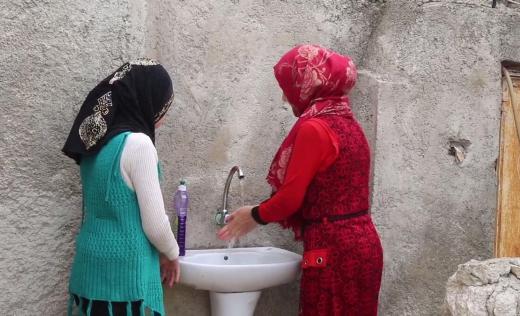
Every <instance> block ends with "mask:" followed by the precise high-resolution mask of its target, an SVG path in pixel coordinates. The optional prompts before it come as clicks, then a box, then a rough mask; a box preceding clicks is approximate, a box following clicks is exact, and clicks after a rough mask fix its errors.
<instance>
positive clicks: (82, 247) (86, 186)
mask: <svg viewBox="0 0 520 316" xmlns="http://www.w3.org/2000/svg"><path fill="white" fill-rule="evenodd" d="M129 134H130V133H129V132H126V133H121V134H119V135H117V136H116V137H114V138H112V139H111V140H110V141H109V142H108V143H107V144H106V145H105V146H104V147H103V148H102V149H101V150H100V152H99V153H97V154H96V155H94V156H92V157H84V158H82V160H81V166H80V170H81V181H82V185H83V201H84V202H83V203H84V209H83V210H84V219H83V223H82V226H81V229H80V232H79V234H78V236H77V238H76V255H75V257H74V262H73V264H72V272H71V276H70V283H69V291H70V293H71V296H72V294H75V295H77V296H80V297H84V298H86V299H89V300H90V301H91V302H92V300H102V301H108V302H109V309H110V308H111V302H128V304H127V305H128V309H130V303H129V302H134V301H141V302H142V304H141V315H144V310H145V309H151V310H152V311H154V312H156V313H158V314H160V315H165V313H164V305H163V291H162V286H161V276H160V269H159V253H158V252H157V250H156V249H155V248H154V247H153V246H152V244H150V242H149V241H148V239H147V238H146V236H145V234H144V231H143V228H142V225H141V216H140V212H139V205H138V202H137V195H136V193H135V191H133V190H132V189H130V188H129V187H128V185H127V184H126V183H125V181H124V179H123V177H122V175H121V171H120V170H121V168H120V159H121V152H122V151H123V148H124V145H125V141H126V137H127V136H128V135H129ZM72 305H73V304H72V298H71V299H70V302H69V308H68V312H69V315H70V314H71V313H72ZM80 307H81V306H80ZM89 309H90V306H89V307H88V308H87V316H90V315H89ZM110 313H111V311H110ZM129 315H131V314H129Z"/></svg>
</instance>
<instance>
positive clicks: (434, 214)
mask: <svg viewBox="0 0 520 316" xmlns="http://www.w3.org/2000/svg"><path fill="white" fill-rule="evenodd" d="M484 4H486V5H484ZM489 4H490V3H487V2H485V1H457V2H455V1H436V2H433V1H428V2H427V3H424V4H422V3H421V2H418V3H412V2H409V3H402V2H389V3H388V5H387V7H386V9H385V12H384V13H383V18H382V19H381V21H380V24H379V25H378V26H377V29H376V30H375V31H374V34H373V38H372V41H371V43H370V47H369V49H368V50H367V52H366V55H365V56H366V59H365V64H364V67H365V69H366V71H370V72H372V73H374V80H375V81H376V82H377V83H378V89H377V94H378V96H377V100H378V101H377V113H378V114H377V133H376V153H375V157H376V160H375V170H374V179H373V183H374V187H373V192H374V194H373V197H372V199H373V207H372V210H373V214H374V218H375V221H376V223H377V226H378V229H379V231H380V233H381V235H382V239H383V244H384V248H385V277H384V284H383V290H382V296H381V307H380V311H381V313H382V315H414V316H415V315H439V314H441V306H442V303H443V295H444V288H445V284H446V280H447V278H448V277H449V275H451V274H452V273H453V271H454V270H455V267H456V266H457V264H460V263H463V262H466V261H468V260H469V259H471V258H489V257H491V256H492V249H493V241H494V225H495V209H496V183H495V182H496V178H495V169H494V168H495V159H496V158H497V156H498V140H499V123H500V122H499V118H500V104H501V81H500V78H501V74H500V61H501V60H503V59H513V60H520V50H519V46H520V42H519V39H520V37H519V35H520V33H519V30H520V11H519V10H518V9H513V8H509V9H508V8H505V7H504V6H500V7H499V8H497V9H495V10H493V9H491V8H489ZM453 140H455V141H463V142H464V140H468V141H469V142H471V145H470V146H469V147H468V148H467V154H466V159H465V160H464V161H463V162H462V164H460V165H459V164H457V163H456V162H455V159H454V157H452V156H450V155H448V151H449V143H450V141H453Z"/></svg>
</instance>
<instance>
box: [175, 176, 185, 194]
mask: <svg viewBox="0 0 520 316" xmlns="http://www.w3.org/2000/svg"><path fill="white" fill-rule="evenodd" d="M177 189H178V190H180V191H186V180H184V179H182V180H181V181H180V183H179V186H178V187H177Z"/></svg>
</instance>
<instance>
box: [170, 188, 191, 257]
mask: <svg viewBox="0 0 520 316" xmlns="http://www.w3.org/2000/svg"><path fill="white" fill-rule="evenodd" d="M173 203H174V206H175V210H176V211H177V218H178V221H177V243H178V244H179V255H180V256H184V255H185V254H186V219H187V217H188V205H189V198H188V191H187V190H186V181H185V180H181V183H180V185H179V186H178V187H177V192H175V197H174V199H173Z"/></svg>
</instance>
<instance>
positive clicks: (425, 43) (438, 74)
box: [0, 0, 520, 316]
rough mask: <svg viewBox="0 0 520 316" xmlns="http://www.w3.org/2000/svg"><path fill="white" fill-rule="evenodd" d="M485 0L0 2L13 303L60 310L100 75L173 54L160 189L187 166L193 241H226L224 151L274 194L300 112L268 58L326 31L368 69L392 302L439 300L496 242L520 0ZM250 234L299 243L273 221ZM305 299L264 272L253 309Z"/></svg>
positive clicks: (252, 190)
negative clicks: (221, 214) (70, 141)
mask: <svg viewBox="0 0 520 316" xmlns="http://www.w3.org/2000/svg"><path fill="white" fill-rule="evenodd" d="M488 2H489V3H488ZM490 2H491V1H477V0H466V1H464V0H459V1H407V2H403V1H397V0H395V1H386V2H384V3H383V2H382V1H337V0H327V1H317V0H316V1H287V2H286V1H274V0H273V1H269V0H264V1H253V0H247V1H246V0H242V1H239V0H232V1H195V0H185V1H181V0H177V1H162V0H149V1H144V0H142V1H132V2H126V1H115V0H113V1H110V0H109V1H103V2H101V1H97V0H94V1H88V2H81V3H79V2H78V4H70V3H69V2H65V1H63V2H62V1H53V2H50V1H37V2H34V1H20V2H19V3H1V4H0V15H1V19H0V25H1V29H2V30H3V32H2V34H0V48H1V50H0V70H1V71H0V83H1V85H0V89H1V91H0V107H1V108H0V109H1V111H0V147H1V149H2V150H1V151H0V173H1V175H0V237H1V239H2V240H3V241H4V242H2V243H0V254H1V255H0V267H1V268H0V289H2V290H3V293H4V295H2V296H1V298H0V310H3V311H7V312H8V314H13V315H34V314H43V315H61V314H63V312H64V309H65V300H66V287H67V278H68V269H69V266H70V261H71V256H72V253H73V238H74V235H75V233H76V231H77V229H78V223H79V216H80V208H79V206H80V192H81V190H80V186H79V178H78V170H77V167H76V166H75V165H74V163H73V162H72V161H70V160H68V159H66V158H65V157H64V156H62V155H60V152H59V150H60V148H61V146H62V144H63V142H64V140H65V137H66V134H67V132H68V129H69V127H70V125H71V123H72V119H73V117H74V114H75V112H76V111H77V109H78V107H79V105H80V104H81V102H82V100H83V98H84V96H85V95H86V93H87V92H88V91H89V89H90V88H91V87H93V86H94V85H95V83H96V82H97V81H98V80H99V79H100V78H103V77H104V76H105V75H106V74H107V73H109V72H110V71H112V70H113V69H114V68H115V67H116V66H118V65H119V64H120V63H122V61H123V60H127V59H128V58H131V57H137V56H140V55H143V54H146V55H148V56H151V57H156V58H158V59H160V60H161V61H162V62H163V64H164V65H165V66H166V67H167V68H168V69H169V70H170V72H171V74H172V76H173V77H174V81H175V84H176V89H175V90H176V99H175V106H174V108H173V109H172V111H171V112H170V113H169V114H168V119H167V122H166V125H165V126H164V127H163V128H161V130H159V132H158V141H157V147H158V151H159V155H160V157H161V160H162V162H163V165H164V169H165V177H166V181H165V183H164V193H165V199H166V202H167V205H168V208H170V209H171V198H172V193H173V191H174V190H175V185H176V182H177V180H178V179H179V178H181V177H185V178H187V179H188V182H189V189H190V194H191V196H192V200H191V202H192V208H191V210H190V211H191V214H190V216H189V220H188V223H189V224H188V247H189V248H206V247H224V246H225V243H223V242H220V241H218V240H217V239H216V238H215V232H216V230H217V227H216V226H215V225H214V224H213V213H214V211H215V209H216V208H217V207H218V205H219V203H220V199H221V194H222V188H223V185H224V180H225V177H226V175H227V172H228V170H229V168H230V167H231V166H232V165H234V164H239V165H241V166H242V167H243V169H244V171H245V173H246V180H245V183H244V191H245V194H244V200H245V202H246V203H256V202H258V201H259V200H261V199H263V198H265V197H266V196H267V195H268V193H269V188H268V186H267V185H266V184H265V181H264V177H265V173H266V171H267V168H268V165H269V163H270V159H271V158H272V155H273V154H274V152H275V150H276V148H277V146H278V144H279V143H280V141H281V140H282V139H283V136H284V135H285V134H286V133H287V132H288V130H289V129H290V127H291V124H292V123H293V122H294V119H293V118H292V117H291V114H290V111H288V110H287V109H286V108H284V107H283V106H282V102H281V101H280V91H279V88H278V87H277V84H276V81H275V80H274V78H273V76H272V66H273V65H274V63H275V62H276V61H277V59H278V58H279V57H280V55H281V54H282V53H283V52H284V51H286V50H287V49H289V48H290V47H292V46H293V45H295V44H297V43H300V42H319V43H322V44H323V45H326V46H330V47H331V48H333V49H336V50H338V51H341V52H345V53H348V54H350V55H351V56H353V57H354V59H355V60H356V61H357V63H358V66H359V68H360V79H359V82H358V85H357V89H356V90H355V91H354V92H353V95H352V100H353V103H354V104H353V106H354V108H355V112H356V113H357V115H358V117H359V119H360V120H361V121H362V123H363V125H364V127H365V128H366V130H367V135H368V136H369V140H370V142H371V144H372V147H373V152H374V159H375V161H374V162H375V163H374V178H373V198H372V199H373V208H372V209H373V214H374V218H375V221H376V224H377V226H378V228H379V231H380V233H381V236H382V239H383V243H384V247H385V251H386V252H385V277H384V284H383V291H382V294H381V308H380V311H381V315H414V316H415V315H438V314H439V313H440V311H441V305H442V297H443V294H444V284H445V282H446V280H447V278H448V276H449V275H450V274H451V273H452V272H453V271H454V270H455V266H456V265H457V264H459V263H462V262H465V261H467V260H469V259H470V258H486V257H490V256H491V255H492V243H493V239H494V217H495V191H496V186H495V176H494V163H495V159H496V157H497V154H498V134H499V129H498V128H499V115H500V111H499V106H500V96H501V92H500V91H501V86H500V61H501V60H502V59H513V60H520V40H519V38H520V13H519V12H520V9H519V8H514V7H506V6H505V5H503V4H501V5H499V7H498V8H496V9H491V8H489V5H490ZM460 140H469V141H470V142H471V145H470V146H469V147H468V153H467V155H466V159H465V161H464V162H463V163H462V164H457V163H455V162H454V158H453V157H452V156H449V155H448V150H449V148H448V147H449V143H450V141H460ZM232 191H233V192H232V199H231V206H238V204H239V200H240V198H239V196H238V194H237V192H238V191H239V190H238V186H237V185H236V184H234V185H233V187H232ZM239 245H240V246H249V245H262V246H263V245H273V246H278V247H282V248H286V249H289V250H294V251H300V250H301V246H300V245H298V244H296V243H295V242H293V241H292V237H291V234H290V233H289V232H287V231H282V230H281V229H280V228H278V227H276V226H275V225H271V226H268V227H262V228H261V229H259V230H258V231H256V232H255V233H254V234H252V235H250V236H248V237H246V238H244V239H243V240H241V241H240V243H239ZM297 301H298V284H297V283H296V282H295V283H293V284H290V285H286V286H282V287H279V288H274V289H269V290H266V291H264V292H263V294H262V298H261V300H260V302H259V306H258V309H257V313H256V314H257V315H296V314H297V304H298V302H297ZM166 302H167V308H168V310H169V311H171V312H172V314H174V315H183V316H184V315H185V316H190V315H194V316H199V315H206V314H208V310H209V300H208V297H207V294H206V293H205V292H201V291H195V290H192V289H189V288H185V287H182V286H178V287H176V288H175V289H174V290H173V291H170V290H168V291H167V292H166Z"/></svg>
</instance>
